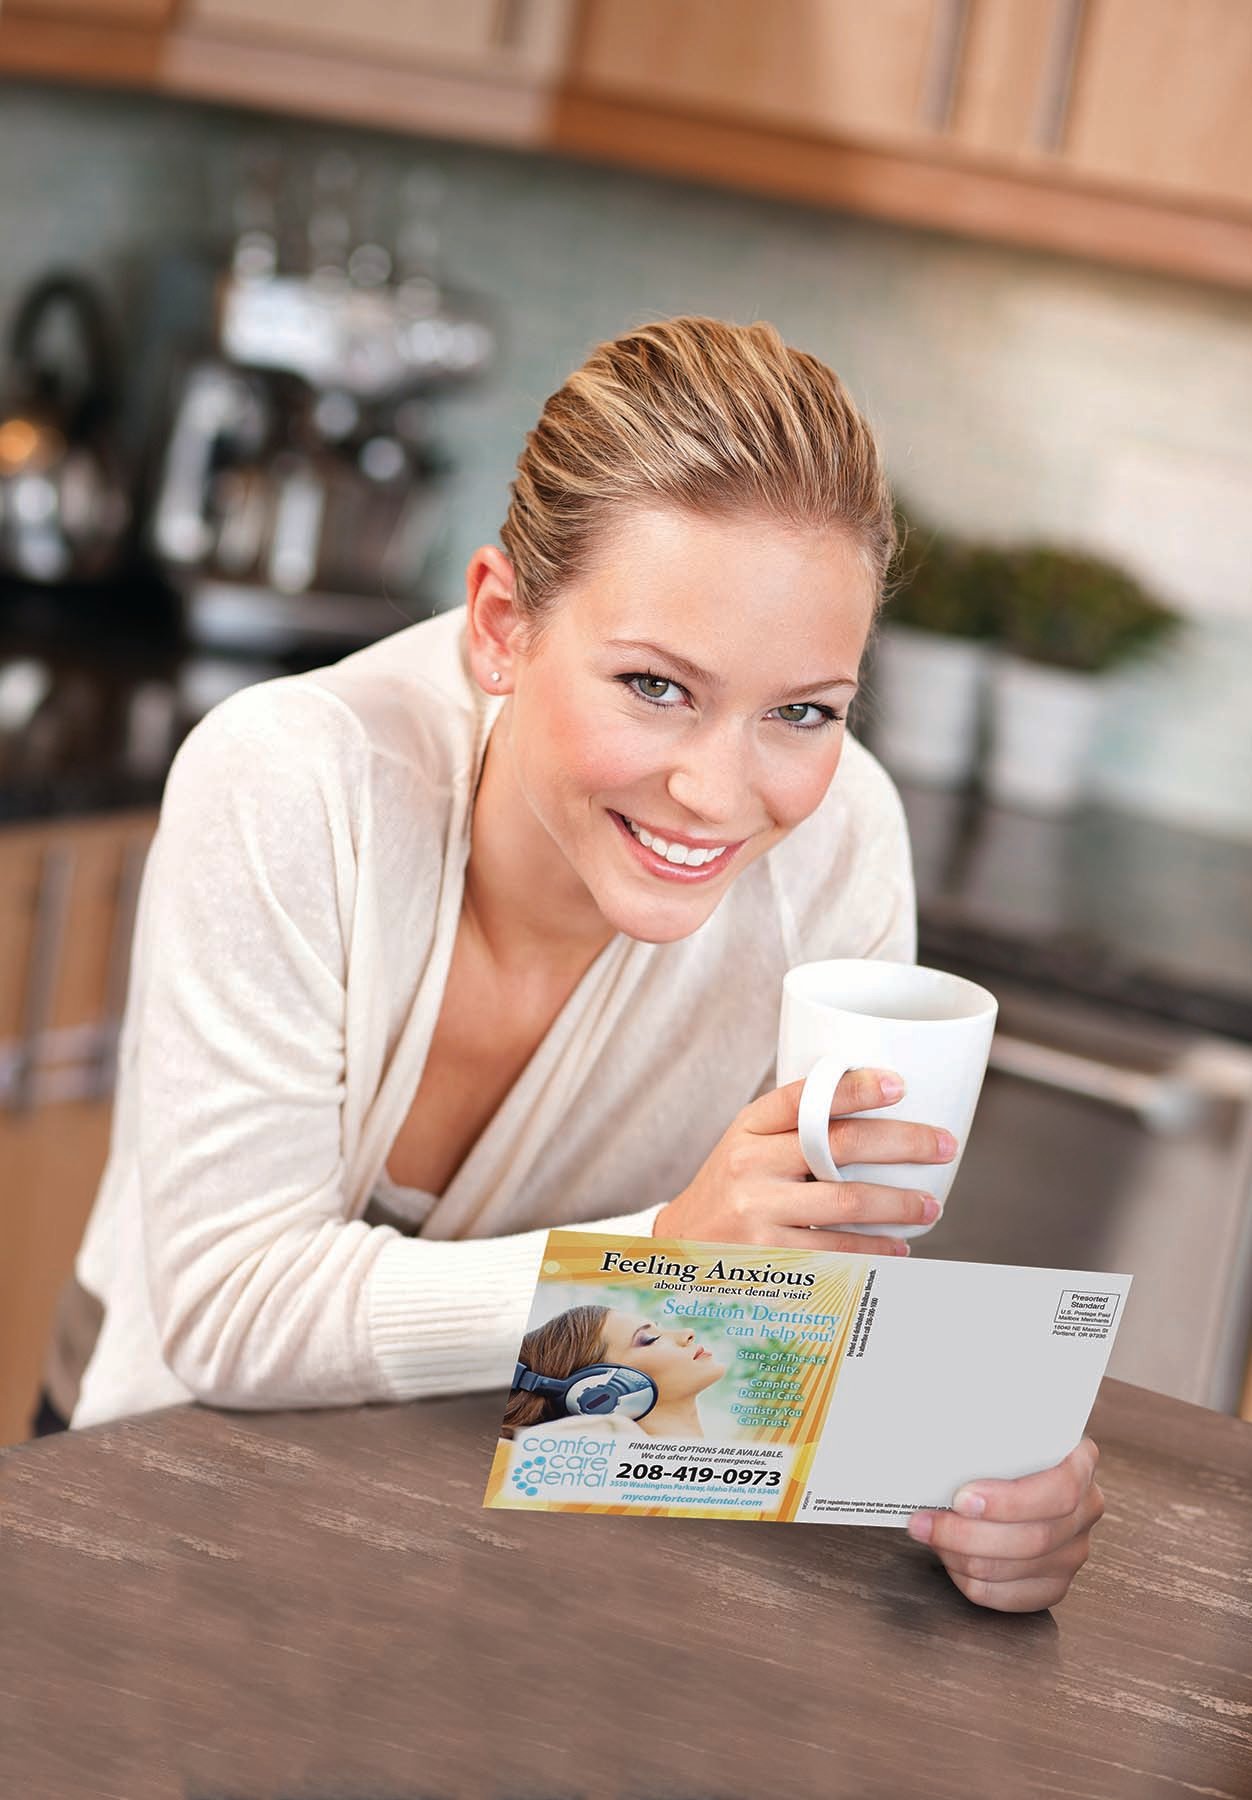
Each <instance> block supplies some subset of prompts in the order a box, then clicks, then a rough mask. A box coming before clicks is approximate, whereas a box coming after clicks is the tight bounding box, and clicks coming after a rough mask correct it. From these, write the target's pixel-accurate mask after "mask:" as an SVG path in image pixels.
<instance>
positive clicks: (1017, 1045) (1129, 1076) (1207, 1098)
mask: <svg viewBox="0 0 1252 1800" xmlns="http://www.w3.org/2000/svg"><path fill="white" fill-rule="evenodd" d="M989 1066H990V1067H991V1068H993V1069H995V1070H997V1071H998V1072H999V1073H1000V1074H1002V1075H1014V1076H1016V1077H1017V1079H1018V1080H1019V1081H1033V1082H1035V1083H1037V1084H1038V1085H1039V1086H1041V1087H1050V1088H1057V1089H1059V1090H1060V1091H1061V1092H1062V1093H1065V1094H1077V1095H1080V1096H1081V1097H1082V1098H1084V1099H1087V1100H1101V1101H1103V1102H1104V1103H1105V1104H1106V1105H1109V1106H1116V1107H1119V1108H1120V1109H1121V1110H1122V1111H1124V1112H1130V1113H1133V1114H1134V1115H1135V1117H1136V1118H1137V1119H1138V1121H1139V1123H1140V1124H1141V1125H1143V1126H1144V1127H1145V1128H1146V1129H1147V1130H1148V1131H1152V1132H1155V1133H1157V1134H1158V1135H1160V1136H1163V1137H1175V1136H1179V1135H1181V1134H1182V1133H1183V1132H1187V1131H1192V1130H1194V1129H1195V1127H1196V1125H1197V1124H1198V1123H1199V1121H1200V1120H1201V1119H1202V1118H1203V1116H1204V1113H1205V1112H1206V1110H1207V1108H1208V1105H1209V1103H1210V1102H1211V1101H1213V1100H1216V1099H1219V1098H1220V1097H1221V1095H1220V1092H1219V1091H1218V1090H1217V1089H1216V1088H1214V1089H1213V1091H1210V1090H1209V1088H1208V1086H1207V1084H1203V1083H1200V1082H1197V1081H1196V1080H1194V1079H1190V1080H1180V1079H1179V1078H1178V1076H1176V1075H1147V1074H1144V1073H1143V1071H1142V1070H1139V1069H1126V1068H1121V1067H1119V1065H1118V1064H1116V1063H1111V1062H1105V1061H1104V1060H1102V1059H1101V1058H1098V1057H1093V1056H1080V1055H1079V1054H1078V1053H1077V1052H1076V1051H1073V1050H1057V1049H1055V1048H1053V1046H1052V1045H1050V1044H1039V1043H1035V1042H1034V1041H1033V1040H1032V1039H1030V1038H1019V1037H1012V1036H1009V1035H1007V1034H1006V1033H1004V1032H999V1031H997V1033H996V1035H995V1037H994V1038H993V1039H992V1042H991V1057H990V1065H989Z"/></svg>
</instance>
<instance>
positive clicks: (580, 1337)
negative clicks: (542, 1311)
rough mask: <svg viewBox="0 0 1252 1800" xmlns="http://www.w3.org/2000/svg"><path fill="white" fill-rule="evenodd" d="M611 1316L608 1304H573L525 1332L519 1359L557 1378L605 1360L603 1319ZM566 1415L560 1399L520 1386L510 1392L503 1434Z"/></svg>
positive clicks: (528, 1365)
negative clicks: (554, 1316) (544, 1323)
mask: <svg viewBox="0 0 1252 1800" xmlns="http://www.w3.org/2000/svg"><path fill="white" fill-rule="evenodd" d="M608 1316H609V1309H608V1307H607V1306H571V1307H570V1308H568V1310H567V1311H565V1312H563V1313H558V1314H557V1316H556V1318H555V1319H549V1320H548V1322H547V1324H546V1325H539V1326H537V1327H536V1328H535V1330H534V1331H528V1332H527V1333H526V1336H525V1337H524V1338H523V1339H522V1348H521V1351H520V1352H519V1356H520V1360H521V1361H522V1362H524V1363H525V1364H526V1367H527V1368H528V1369H533V1370H534V1371H535V1373H536V1374H537V1375H555V1376H556V1377H557V1379H558V1380H563V1379H564V1377H565V1376H567V1375H572V1374H573V1373H574V1370H575V1369H586V1368H590V1367H591V1365H592V1364H593V1363H598V1362H602V1361H603V1360H604V1348H605V1345H604V1321H605V1320H606V1319H607V1318H608ZM564 1417H565V1408H564V1406H563V1405H562V1404H561V1402H560V1401H559V1400H549V1399H548V1398H546V1396H545V1395H543V1394H529V1393H527V1392H526V1391H525V1389H522V1388H518V1389H515V1390H514V1392H513V1393H511V1394H510V1395H509V1403H508V1405H507V1406H506V1407H505V1409H504V1425H503V1428H502V1433H501V1435H502V1436H504V1437H512V1435H513V1433H514V1432H515V1431H519V1430H521V1429H522V1428H523V1427H525V1426H527V1425H541V1424H542V1423H543V1422H544V1420H546V1419H561V1418H564Z"/></svg>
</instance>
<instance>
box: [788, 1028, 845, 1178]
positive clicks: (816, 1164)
mask: <svg viewBox="0 0 1252 1800" xmlns="http://www.w3.org/2000/svg"><path fill="white" fill-rule="evenodd" d="M847 1072H848V1064H847V1062H846V1061H845V1059H844V1058H843V1057H842V1056H823V1057H820V1058H819V1059H818V1061H817V1062H815V1063H814V1064H813V1067H812V1068H811V1069H810V1070H809V1072H808V1075H807V1076H806V1077H805V1082H804V1088H803V1091H802V1092H801V1095H800V1116H799V1119H798V1121H797V1123H798V1125H799V1130H800V1148H801V1150H803V1152H804V1160H805V1162H806V1163H807V1164H808V1165H809V1168H810V1170H811V1171H812V1172H813V1174H814V1175H816V1177H817V1179H818V1180H819V1181H842V1180H843V1176H842V1174H841V1173H840V1171H839V1170H838V1169H837V1168H836V1166H835V1159H834V1157H833V1156H832V1155H831V1154H830V1109H831V1107H832V1106H833V1105H834V1103H835V1089H836V1088H837V1087H838V1086H839V1083H840V1082H841V1081H842V1080H843V1078H844V1076H845V1075H846V1074H847Z"/></svg>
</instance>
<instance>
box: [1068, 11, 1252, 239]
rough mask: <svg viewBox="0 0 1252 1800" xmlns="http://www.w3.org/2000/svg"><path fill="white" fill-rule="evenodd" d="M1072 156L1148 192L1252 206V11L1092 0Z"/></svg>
mask: <svg viewBox="0 0 1252 1800" xmlns="http://www.w3.org/2000/svg"><path fill="white" fill-rule="evenodd" d="M1063 156H1064V160H1065V163H1066V166H1067V167H1068V168H1070V169H1072V170H1074V171H1076V172H1080V173H1082V174H1084V175H1090V176H1093V177H1099V178H1101V179H1106V180H1109V181H1112V182H1117V183H1119V184H1120V183H1125V184H1127V185H1128V186H1131V187H1134V188H1136V189H1139V190H1143V191H1145V192H1146V191H1148V190H1157V191H1159V192H1161V193H1163V194H1169V195H1171V196H1177V197H1178V198H1179V199H1182V200H1188V199H1190V200H1195V201H1198V202H1201V203H1205V204H1210V203H1211V204H1212V205H1214V206H1221V205H1223V204H1227V203H1228V204H1232V205H1234V206H1239V207H1244V208H1247V207H1249V206H1252V6H1249V5H1248V4H1247V0H1186V5H1184V6H1180V5H1178V3H1177V0H1091V3H1090V4H1089V5H1088V6H1087V8H1086V9H1085V12H1084V17H1083V24H1082V36H1081V46H1080V50H1079V54H1078V56H1077V58H1076V62H1075V69H1074V83H1073V94H1072V97H1071V101H1070V105H1069V109H1068V117H1067V120H1066V126H1065V139H1064V145H1063Z"/></svg>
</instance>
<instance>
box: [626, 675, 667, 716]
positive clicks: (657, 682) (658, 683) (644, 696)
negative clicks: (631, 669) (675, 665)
mask: <svg viewBox="0 0 1252 1800" xmlns="http://www.w3.org/2000/svg"><path fill="white" fill-rule="evenodd" d="M618 680H619V681H623V682H625V684H626V686H627V687H628V688H629V689H630V690H631V692H632V693H635V694H637V695H638V696H639V698H640V699H641V700H647V701H649V702H650V703H651V704H652V705H653V706H664V707H667V708H668V706H669V705H670V702H669V701H667V700H666V699H665V698H664V694H665V690H666V688H673V689H674V690H675V692H677V693H681V692H682V689H681V688H680V687H679V686H678V683H677V682H676V681H670V680H668V679H667V677H666V676H664V675H619V676H618ZM658 689H659V690H660V691H659V692H658Z"/></svg>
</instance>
